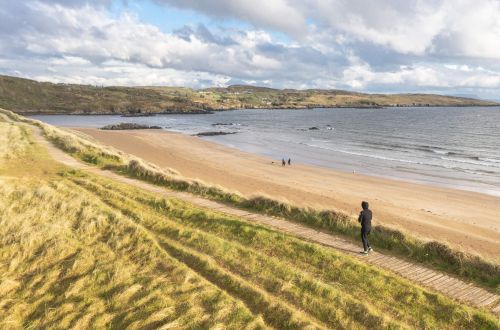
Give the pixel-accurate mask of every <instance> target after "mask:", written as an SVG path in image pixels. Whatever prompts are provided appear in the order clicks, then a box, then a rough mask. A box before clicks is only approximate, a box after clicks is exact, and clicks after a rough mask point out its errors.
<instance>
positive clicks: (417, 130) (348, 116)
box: [33, 107, 500, 196]
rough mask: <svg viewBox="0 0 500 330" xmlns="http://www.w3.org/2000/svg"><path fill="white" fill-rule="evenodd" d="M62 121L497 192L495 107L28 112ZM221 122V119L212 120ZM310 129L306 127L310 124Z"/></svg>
mask: <svg viewBox="0 0 500 330" xmlns="http://www.w3.org/2000/svg"><path fill="white" fill-rule="evenodd" d="M33 118H35V119H39V120H42V121H45V122H47V123H50V124H54V125H58V126H65V127H74V126H79V127H102V126H104V125H107V124H112V123H119V122H135V123H140V124H149V125H159V126H162V127H164V128H165V129H167V130H171V131H176V132H182V133H186V134H196V133H200V132H207V131H224V132H237V134H232V135H221V136H212V137H203V139H206V140H210V141H214V142H217V143H221V144H224V145H227V146H231V147H234V148H238V149H241V150H244V151H248V152H252V153H256V154H260V155H264V156H268V157H271V158H274V159H276V160H277V161H281V158H291V159H292V162H293V163H303V164H312V165H318V166H323V167H330V168H334V169H338V170H342V171H348V172H353V171H355V172H357V173H363V174H368V175H374V176H381V177H389V178H396V179H401V180H406V181H412V182H419V183H425V184H431V185H438V186H446V187H453V188H458V189H464V190H470V191H476V192H481V193H486V194H491V195H496V196H500V107H458V108H455V107H441V108H433V107H429V108H411V107H409V108H384V109H336V108H334V109H307V110H234V111H225V112H216V113H215V114H211V115H159V116H154V117H134V118H131V117H119V116H67V115H53V116H33ZM218 124H223V125H218ZM313 127H314V128H315V129H312V128H313Z"/></svg>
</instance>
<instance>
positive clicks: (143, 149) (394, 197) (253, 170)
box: [74, 128, 500, 262]
mask: <svg viewBox="0 0 500 330" xmlns="http://www.w3.org/2000/svg"><path fill="white" fill-rule="evenodd" d="M74 129H76V130H78V131H80V132H82V133H85V134H87V135H89V136H91V137H93V138H94V139H96V140H98V141H100V142H102V143H104V144H107V145H111V146H113V147H115V148H117V149H120V150H122V151H125V152H127V153H130V154H134V155H136V156H138V157H141V158H143V159H145V160H147V161H150V162H152V163H155V164H157V165H159V166H161V167H170V168H173V169H175V170H177V171H179V172H180V173H181V174H182V175H184V176H186V177H192V178H198V179H201V180H203V181H205V182H207V183H211V184H216V185H220V186H223V187H225V188H228V189H231V190H236V191H239V192H240V193H242V194H244V195H252V194H265V195H269V196H272V197H275V198H280V199H285V200H287V201H289V202H290V203H292V204H296V205H299V206H311V207H316V208H330V209H338V210H342V211H344V212H346V213H349V214H352V215H356V214H357V212H359V203H360V202H361V200H368V201H369V202H370V203H371V205H372V207H373V209H374V212H375V223H379V224H384V225H388V226H392V227H395V228H398V229H403V230H405V231H408V232H411V233H412V234H413V235H416V236H419V237H421V238H424V239H425V238H427V239H436V240H439V241H446V242H448V243H449V244H451V245H453V246H455V247H459V248H461V249H463V250H465V251H468V252H473V253H479V254H481V255H483V256H485V257H487V258H489V259H491V260H494V261H497V262H498V261H500V258H499V256H498V251H499V250H500V242H498V239H497V238H498V235H499V233H500V220H498V219H497V217H496V212H495V209H497V208H498V206H497V205H498V203H499V202H500V198H498V197H495V196H490V195H485V194H481V193H474V192H469V191H462V190H456V189H450V188H442V187H435V186H429V185H423V184H416V183H411V182H404V181H398V180H394V179H386V178H380V177H372V176H366V175H362V174H353V173H345V172H341V171H337V170H332V169H329V168H322V167H318V166H312V165H301V164H293V165H292V166H290V167H288V166H287V167H285V168H283V167H282V166H281V164H280V162H279V160H272V159H270V158H266V157H261V156H257V155H255V154H251V153H247V152H243V151H239V150H236V149H233V148H230V147H226V146H223V145H220V144H217V143H214V142H209V141H206V140H202V139H200V138H197V137H192V136H188V135H184V134H181V133H174V132H168V131H159V130H158V131H156V130H152V131H140V130H139V131H100V130H96V129H89V128H74ZM273 161H274V163H272V162H273Z"/></svg>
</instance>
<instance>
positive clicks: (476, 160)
mask: <svg viewBox="0 0 500 330" xmlns="http://www.w3.org/2000/svg"><path fill="white" fill-rule="evenodd" d="M441 159H442V160H447V161H450V162H456V163H463V164H471V165H479V166H488V167H497V168H500V163H498V164H499V165H496V164H495V163H491V162H490V163H488V162H486V161H480V159H481V158H480V157H474V158H470V159H456V158H449V157H441Z"/></svg>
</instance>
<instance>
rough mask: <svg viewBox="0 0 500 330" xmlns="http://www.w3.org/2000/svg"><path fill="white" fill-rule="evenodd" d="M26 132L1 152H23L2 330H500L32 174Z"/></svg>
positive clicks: (262, 234) (148, 196)
mask: <svg viewBox="0 0 500 330" xmlns="http://www.w3.org/2000/svg"><path fill="white" fill-rule="evenodd" d="M15 126H16V125H14V127H15ZM19 129H20V130H21V131H22V126H20V127H19ZM14 130H16V129H14ZM18 133H19V135H18ZM18 133H8V129H5V126H0V139H4V138H5V137H4V136H5V135H8V134H11V136H15V137H16V139H17V138H19V139H21V142H19V143H18V146H17V147H14V146H12V148H16V150H18V152H17V153H16V152H13V151H12V150H11V149H12V148H11V145H10V143H8V144H5V145H4V144H2V145H1V147H0V149H1V154H2V155H6V154H9V155H11V156H10V157H9V158H7V157H3V158H2V159H1V160H0V163H1V164H5V163H12V164H17V167H18V168H20V169H18V170H16V171H15V172H11V171H10V169H12V168H13V167H12V166H4V167H2V170H1V171H0V328H2V329H19V328H34V329H44V328H52V329H68V328H80V329H87V328H110V329H123V328H131V329H157V328H182V329H205V328H214V329H264V328H268V327H271V328H279V329H316V328H335V329H362V328H377V329H378V328H381V329H399V328H435V329H456V328H467V329H496V328H498V327H499V326H500V325H499V324H498V321H497V320H496V319H495V318H494V317H493V316H491V315H490V314H488V313H487V312H484V311H480V310H477V309H473V308H469V307H466V306H464V305H461V304H458V303H456V302H453V301H451V300H449V299H447V298H445V297H443V296H441V295H439V294H434V293H430V292H428V291H427V290H425V289H422V288H420V287H418V286H416V285H414V284H412V283H411V282H409V281H406V280H404V279H402V278H400V277H397V276H395V275H392V274H390V273H387V272H384V271H381V270H378V269H376V268H374V267H371V266H369V265H366V264H364V263H361V262H359V261H357V260H355V259H352V258H350V257H347V256H344V255H342V254H340V253H337V252H335V251H333V250H331V249H327V248H324V247H322V246H320V245H316V244H312V243H307V242H304V241H302V240H299V239H296V238H294V237H293V236H289V235H286V234H283V233H281V232H277V231H273V230H270V229H267V228H265V227H262V226H258V225H255V224H252V223H249V222H247V221H244V220H242V219H238V218H235V217H230V216H226V215H223V214H220V213H217V212H212V211H208V210H205V209H202V208H199V207H196V206H194V205H192V204H189V203H186V202H182V201H179V200H175V199H165V198H160V197H158V196H157V195H155V194H152V193H148V192H145V191H142V190H140V189H137V188H134V187H130V186H127V185H124V184H121V183H117V182H114V181H112V180H109V179H104V178H101V177H98V176H95V175H92V174H88V173H83V172H79V171H75V170H72V169H68V168H64V167H61V166H60V165H57V164H56V163H54V162H53V163H52V164H51V163H50V159H47V161H46V166H45V167H46V170H45V171H44V172H38V173H36V175H31V173H30V172H29V171H27V172H25V173H22V169H23V168H22V166H21V164H22V162H23V161H24V159H26V158H27V157H31V158H33V159H37V158H39V159H45V158H46V154H45V152H44V150H43V149H41V148H40V147H39V146H38V145H36V144H34V143H33V141H32V138H31V137H30V135H29V131H25V133H26V134H21V133H20V132H18ZM1 141H4V140H1ZM7 141H8V138H7ZM20 150H21V151H20ZM50 165H52V166H50Z"/></svg>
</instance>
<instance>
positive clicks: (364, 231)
mask: <svg viewBox="0 0 500 330" xmlns="http://www.w3.org/2000/svg"><path fill="white" fill-rule="evenodd" d="M368 207H369V205H368V202H365V201H363V202H362V203H361V208H362V209H363V210H362V211H361V212H360V213H359V217H358V222H359V223H361V241H362V242H363V252H361V253H362V254H368V252H370V251H373V249H372V248H371V246H370V242H368V235H370V231H371V230H372V216H373V215H372V211H371V210H370V209H369V208H368Z"/></svg>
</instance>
